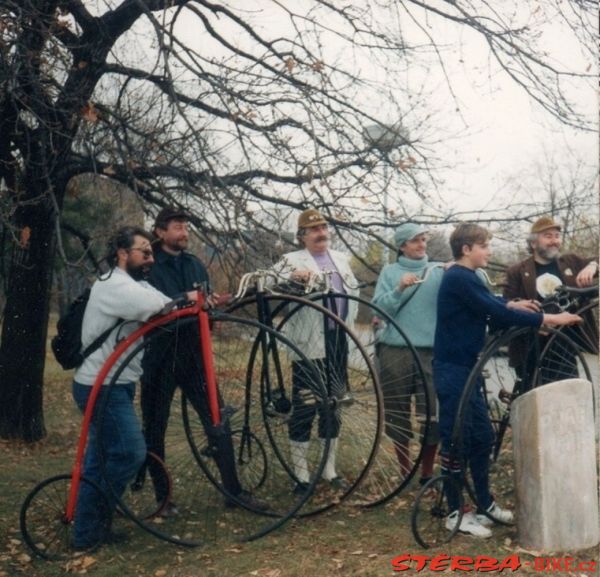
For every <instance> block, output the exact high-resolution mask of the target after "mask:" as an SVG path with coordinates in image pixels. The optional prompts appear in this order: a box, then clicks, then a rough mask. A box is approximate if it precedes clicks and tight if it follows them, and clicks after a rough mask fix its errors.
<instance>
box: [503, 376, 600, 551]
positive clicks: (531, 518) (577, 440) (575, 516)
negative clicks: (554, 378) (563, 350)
mask: <svg viewBox="0 0 600 577" xmlns="http://www.w3.org/2000/svg"><path fill="white" fill-rule="evenodd" d="M594 402H595V401H594V398H593V395H592V385H591V383H590V382H589V381H586V380H583V379H568V380H564V381H559V382H556V383H550V384H548V385H544V386H542V387H539V388H537V389H534V390H533V391H530V392H528V393H526V394H524V395H522V396H521V397H519V398H517V399H516V400H515V401H514V402H513V404H512V407H511V421H512V430H513V451H514V461H515V489H516V495H517V526H518V530H519V541H520V543H521V545H522V546H523V547H526V548H532V549H535V550H538V551H543V552H555V551H574V550H577V549H584V548H587V547H593V546H595V545H597V544H598V542H599V541H600V526H599V525H600V518H599V517H600V514H599V510H598V469H597V461H596V460H597V448H596V442H595V424H594Z"/></svg>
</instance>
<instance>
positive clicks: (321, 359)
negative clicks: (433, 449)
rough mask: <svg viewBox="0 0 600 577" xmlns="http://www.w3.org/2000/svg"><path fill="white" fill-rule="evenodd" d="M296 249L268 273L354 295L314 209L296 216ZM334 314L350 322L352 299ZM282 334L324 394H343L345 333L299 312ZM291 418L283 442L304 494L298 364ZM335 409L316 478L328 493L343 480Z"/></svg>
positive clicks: (305, 409)
mask: <svg viewBox="0 0 600 577" xmlns="http://www.w3.org/2000/svg"><path fill="white" fill-rule="evenodd" d="M296 238H297V240H298V243H299V244H300V245H301V246H302V248H301V249H300V250H297V251H294V252H290V253H287V254H285V255H283V257H282V259H281V260H280V261H279V262H278V263H277V264H276V265H275V266H274V271H275V272H276V273H277V274H278V275H279V277H280V278H282V279H285V280H291V281H296V282H299V283H305V282H307V281H308V280H310V277H311V275H314V274H319V273H321V272H330V273H331V284H332V286H333V289H334V291H335V292H340V293H348V294H351V295H357V294H358V288H357V282H356V278H355V277H354V274H353V273H352V270H351V268H350V258H349V257H348V256H347V255H346V254H344V253H341V252H339V251H336V250H332V249H331V248H330V241H331V239H330V233H329V227H328V224H327V221H326V220H325V218H324V217H323V215H322V214H321V213H320V212H319V211H318V210H316V209H314V208H311V209H308V210H305V211H304V212H302V213H301V214H300V216H299V218H298V231H297V233H296ZM335 304H336V306H335V309H336V310H335V311H334V312H335V313H336V314H337V315H338V316H339V317H341V318H342V319H343V320H344V321H345V322H346V323H347V324H348V325H350V327H352V325H353V323H354V320H355V319H356V313H357V310H358V305H357V303H356V301H353V300H348V299H336V303H335ZM285 332H286V334H287V336H288V337H289V338H290V339H291V340H292V341H293V342H294V343H295V344H296V345H298V347H299V348H300V349H301V350H302V352H303V353H304V354H305V355H306V356H307V357H308V358H309V359H311V361H313V362H314V363H315V364H316V366H317V367H318V368H319V369H321V370H322V372H323V376H324V382H326V384H327V386H328V388H329V393H330V394H331V395H335V396H336V397H338V398H342V397H344V396H346V395H347V393H348V391H347V363H348V343H347V340H346V336H345V333H344V332H343V330H341V328H340V327H339V326H338V325H336V324H335V323H332V322H329V323H327V322H325V321H324V319H323V316H322V315H321V314H319V313H318V311H315V310H311V309H308V308H306V309H300V310H299V311H298V312H297V313H295V314H294V315H292V317H291V318H290V320H289V321H288V323H287V324H286V330H285ZM292 373H293V387H292V414H291V417H290V420H289V429H288V432H289V439H290V452H291V459H292V463H293V466H294V474H295V476H296V478H297V480H298V482H297V484H296V487H295V488H294V492H296V493H302V492H304V491H306V490H307V488H308V483H309V481H310V471H309V470H308V464H307V453H308V450H309V444H310V437H311V433H312V426H313V422H314V419H315V415H316V409H315V408H314V407H311V406H310V405H309V404H308V403H305V402H304V399H303V390H304V391H305V390H306V389H307V388H308V387H309V384H308V383H306V382H305V380H306V378H307V377H306V375H307V371H306V370H304V368H303V367H302V366H301V362H300V361H294V362H293V363H292ZM340 417H341V415H340V411H339V410H338V411H335V414H334V417H333V419H330V421H331V422H330V423H329V427H330V430H329V435H330V437H331V443H330V446H329V453H328V455H327V460H326V463H325V467H324V469H323V473H322V477H323V479H324V480H325V481H327V482H329V483H330V485H331V487H332V488H333V489H338V490H339V489H344V488H345V486H346V485H347V482H346V481H345V480H344V479H343V478H342V477H340V476H339V475H338V473H337V471H336V453H337V448H338V437H339V434H340V430H341V425H342V423H341V418H340ZM323 421H324V419H321V418H319V423H318V427H317V428H318V432H319V437H320V438H321V442H322V443H324V438H325V437H326V436H327V423H324V422H323Z"/></svg>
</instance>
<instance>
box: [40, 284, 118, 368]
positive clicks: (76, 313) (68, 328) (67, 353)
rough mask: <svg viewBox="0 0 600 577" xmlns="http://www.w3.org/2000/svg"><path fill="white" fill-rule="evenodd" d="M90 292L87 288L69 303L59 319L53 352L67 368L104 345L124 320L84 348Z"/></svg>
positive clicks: (74, 366)
mask: <svg viewBox="0 0 600 577" xmlns="http://www.w3.org/2000/svg"><path fill="white" fill-rule="evenodd" d="M90 292H91V289H89V288H88V289H85V290H84V291H83V292H82V293H81V294H80V295H79V296H78V297H77V298H76V299H75V300H74V301H73V302H72V303H71V304H70V305H69V308H68V309H67V312H66V313H65V314H64V315H62V316H61V317H60V319H58V323H57V324H56V329H57V334H56V336H55V337H54V338H53V339H52V342H51V346H52V352H53V353H54V357H55V358H56V360H57V361H58V362H59V364H60V366H61V367H62V368H63V369H65V370H69V369H75V368H77V367H79V366H80V365H81V364H82V363H83V361H84V360H85V359H86V358H87V357H89V356H90V355H91V354H92V353H93V352H94V351H96V350H98V349H99V348H100V347H101V346H102V343H104V341H105V340H106V339H107V338H108V335H109V334H110V333H111V331H112V330H113V329H114V328H115V327H116V326H117V325H118V324H119V323H121V322H122V321H121V319H119V320H118V321H117V324H115V325H114V326H112V327H110V328H109V329H106V330H105V331H104V332H103V333H102V334H101V335H100V336H99V337H98V338H96V340H95V341H94V342H93V343H92V344H91V345H89V346H88V347H86V349H85V350H82V349H83V345H82V344H81V327H82V325H83V315H84V314H85V307H86V306H87V303H88V300H89V299H90Z"/></svg>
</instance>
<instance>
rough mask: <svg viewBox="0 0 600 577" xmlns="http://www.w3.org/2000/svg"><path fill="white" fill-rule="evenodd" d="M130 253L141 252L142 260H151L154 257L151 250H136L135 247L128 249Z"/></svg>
mask: <svg viewBox="0 0 600 577" xmlns="http://www.w3.org/2000/svg"><path fill="white" fill-rule="evenodd" d="M129 250H130V251H132V250H137V251H139V252H141V253H142V254H143V255H144V258H152V257H153V256H154V253H153V252H152V249H151V248H137V247H135V246H134V247H132V248H130V249H129Z"/></svg>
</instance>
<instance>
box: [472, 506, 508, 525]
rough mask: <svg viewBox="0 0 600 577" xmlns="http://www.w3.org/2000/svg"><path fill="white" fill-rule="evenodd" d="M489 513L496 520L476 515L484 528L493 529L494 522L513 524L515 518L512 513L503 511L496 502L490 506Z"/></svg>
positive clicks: (506, 510)
mask: <svg viewBox="0 0 600 577" xmlns="http://www.w3.org/2000/svg"><path fill="white" fill-rule="evenodd" d="M487 512H488V513H489V514H490V515H491V516H492V517H494V519H490V518H489V517H486V516H485V515H482V514H481V513H480V514H479V515H476V518H477V521H479V523H480V524H481V525H483V526H484V527H491V526H492V525H493V524H494V520H496V521H500V522H501V523H512V522H513V520H514V518H515V516H514V515H513V512H512V511H509V510H508V509H501V508H500V507H498V505H497V504H496V503H495V502H494V503H492V504H491V505H490V506H489V508H488V509H487Z"/></svg>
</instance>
